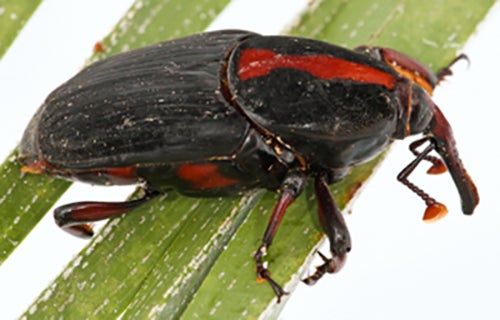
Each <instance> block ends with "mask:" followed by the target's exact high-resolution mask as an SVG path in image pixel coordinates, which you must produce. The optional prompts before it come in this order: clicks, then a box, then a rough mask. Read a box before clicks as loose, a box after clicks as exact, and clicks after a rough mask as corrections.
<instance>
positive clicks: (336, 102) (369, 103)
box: [20, 30, 401, 195]
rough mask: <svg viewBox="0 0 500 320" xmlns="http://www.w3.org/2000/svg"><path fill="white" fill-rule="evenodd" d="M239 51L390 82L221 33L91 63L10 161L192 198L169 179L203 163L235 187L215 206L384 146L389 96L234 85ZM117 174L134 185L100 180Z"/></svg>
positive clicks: (367, 60)
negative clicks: (294, 173) (128, 171)
mask: <svg viewBox="0 0 500 320" xmlns="http://www.w3.org/2000/svg"><path fill="white" fill-rule="evenodd" d="M249 48H259V49H266V50H271V51H273V52H275V53H276V54H287V55H293V56H297V57H303V56H309V55H315V54H321V55H326V56H331V57H335V58H337V59H340V60H342V61H350V62H355V63H357V64H359V65H362V66H366V67H369V68H372V69H373V70H378V71H380V72H381V73H383V74H384V75H385V76H387V77H389V78H391V79H392V78H396V77H397V75H396V74H395V73H394V71H392V69H391V68H390V67H388V66H387V65H386V64H385V63H383V62H380V61H377V60H375V59H373V58H372V57H369V56H368V55H364V54H361V53H356V52H353V51H350V50H347V49H343V48H340V47H337V46H334V45H331V44H329V43H326V42H321V41H315V40H310V39H303V38H294V37H281V36H273V37H267V36H260V35H257V34H254V33H251V32H247V31H237V30H229V31H228V30H225V31H215V32H209V33H203V34H199V35H194V36H190V37H186V38H181V39H176V40H172V41H167V42H164V43H160V44H157V45H154V46H149V47H145V48H141V49H137V50H134V51H130V52H127V53H123V54H119V55H116V56H113V57H111V58H108V59H105V60H102V61H100V62H97V63H95V64H92V65H91V66H89V67H87V68H85V69H84V70H82V71H81V72H80V73H78V74H77V75H76V76H75V77H73V78H72V79H70V80H69V81H68V82H66V83H64V84H63V85H61V86H60V87H59V88H58V89H56V90H55V91H54V92H53V93H51V94H50V95H49V97H48V98H47V100H46V101H45V103H44V104H43V105H42V106H41V108H40V109H39V110H38V112H37V113H36V114H35V116H34V118H33V119H32V120H31V122H30V124H29V126H28V128H27V129H26V131H25V134H24V136H23V139H22V141H21V144H20V158H21V161H24V163H29V161H30V159H39V160H40V159H41V160H42V161H43V162H44V163H47V164H48V165H49V166H50V167H51V168H55V170H54V169H51V170H49V173H51V174H54V175H58V176H61V177H66V178H71V179H78V180H83V181H88V182H92V183H99V184H115V183H132V182H137V181H146V182H148V184H149V186H150V187H151V188H153V189H156V190H162V189H169V188H170V187H174V188H177V189H178V190H180V191H181V192H184V193H189V194H201V195H203V194H204V193H203V192H204V191H201V192H199V190H200V188H201V187H199V186H200V185H201V183H200V182H199V181H198V182H197V183H198V187H193V185H195V184H196V183H195V181H194V180H192V181H187V180H186V179H187V178H186V177H185V176H182V174H180V173H179V172H178V171H177V170H178V168H179V166H181V165H182V164H183V163H200V164H206V163H212V164H215V165H217V166H218V172H220V173H221V174H222V175H223V177H227V178H228V179H229V181H238V183H235V184H228V180H222V179H219V182H218V183H219V184H217V183H215V182H214V183H213V184H212V185H211V186H212V187H213V190H212V191H211V194H213V195H217V194H227V193H233V192H234V193H235V192H239V191H244V190H247V189H249V188H254V187H266V188H269V189H276V188H277V187H278V186H279V184H280V181H281V179H282V178H283V177H284V175H285V173H286V172H287V170H289V169H293V168H298V167H299V166H300V168H301V170H304V171H305V172H307V173H308V174H314V173H315V172H319V171H325V170H326V171H328V172H331V173H332V174H333V176H335V177H338V178H340V177H341V175H342V174H343V173H344V172H345V171H346V169H348V168H349V167H351V166H353V165H356V164H358V163H361V162H364V161H367V160H369V159H371V158H372V157H373V156H375V155H376V154H378V153H379V152H380V151H382V150H383V149H384V148H385V147H386V146H387V144H388V143H389V142H390V141H391V139H392V135H393V134H394V131H395V127H396V121H397V116H398V105H399V104H401V102H400V101H399V100H398V98H397V94H396V93H395V90H389V89H388V88H387V87H384V86H383V85H381V84H378V83H370V82H360V81H356V80H349V79H337V78H333V79H326V80H325V79H320V78H318V77H315V76H314V75H313V74H310V73H308V72H305V71H303V70H300V69H298V68H277V69H276V70H273V71H272V72H270V73H269V74H268V75H265V76H262V77H255V78H252V79H248V80H243V79H240V78H239V75H238V61H239V60H238V59H239V57H240V55H241V53H242V52H244V51H245V50H247V49H249ZM123 167H134V168H136V169H137V170H136V172H135V175H134V176H130V179H128V178H127V179H125V181H122V180H120V179H121V178H122V177H121V176H120V177H118V178H116V179H115V178H113V174H108V173H107V172H106V171H105V170H106V169H108V168H123ZM189 179H194V178H192V177H190V178H189ZM189 179H188V180H189ZM224 181H225V182H224ZM223 182H224V183H223ZM233 190H236V191H233ZM208 193H210V192H207V193H206V194H208Z"/></svg>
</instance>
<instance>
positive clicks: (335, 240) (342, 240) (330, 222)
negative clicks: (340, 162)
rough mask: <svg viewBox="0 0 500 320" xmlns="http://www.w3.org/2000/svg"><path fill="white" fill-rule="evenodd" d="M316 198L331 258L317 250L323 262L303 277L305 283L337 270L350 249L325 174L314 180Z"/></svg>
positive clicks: (349, 239)
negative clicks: (307, 275)
mask: <svg viewBox="0 0 500 320" xmlns="http://www.w3.org/2000/svg"><path fill="white" fill-rule="evenodd" d="M315 189H316V196H317V198H318V216H319V222H320V224H321V227H322V228H323V231H324V232H325V233H326V236H327V237H328V240H329V241H330V252H331V254H332V257H331V258H327V257H326V256H325V255H323V254H322V253H321V252H318V254H319V255H320V257H321V259H323V262H324V263H323V264H322V265H320V266H318V267H316V272H315V273H314V274H313V275H311V276H309V277H307V278H305V279H303V280H302V281H304V282H305V283H306V284H309V285H313V284H315V283H316V282H317V281H318V280H319V279H321V277H323V275H324V274H325V273H335V272H338V271H339V270H340V269H342V267H343V266H344V264H345V261H346V258H347V253H348V252H349V251H350V250H351V236H350V234H349V230H348V229H347V225H346V223H345V221H344V217H343V216H342V213H341V212H340V210H339V208H338V207H337V204H336V203H335V201H334V200H333V198H332V195H331V194H330V190H329V189H328V184H327V182H326V177H325V175H318V176H317V177H316V180H315Z"/></svg>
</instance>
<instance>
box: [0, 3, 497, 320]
mask: <svg viewBox="0 0 500 320" xmlns="http://www.w3.org/2000/svg"><path fill="white" fill-rule="evenodd" d="M306 2H307V1H306V0H293V1H290V0H286V1H285V0H281V1H278V0H275V1H271V0H267V1H263V0H258V1H256V0H239V1H235V3H233V4H232V5H231V6H230V7H229V8H228V9H227V11H226V12H225V14H223V16H222V17H221V19H219V20H218V21H217V22H216V23H215V25H214V26H213V28H247V29H251V30H254V31H258V32H262V33H267V34H272V33H278V32H279V31H280V30H281V29H282V26H283V25H284V24H285V23H286V21H289V20H290V19H291V17H292V16H293V15H294V14H295V13H296V12H297V10H298V8H300V7H303V6H304V3H306ZM131 3H132V0H120V1H112V2H107V1H99V0H86V1H79V2H74V1H64V0H45V1H44V2H43V4H42V5H41V7H40V8H39V10H38V12H37V13H36V14H35V16H34V17H33V19H32V20H31V21H30V22H29V24H28V25H27V27H26V28H25V30H23V32H22V34H21V36H20V37H19V38H18V39H17V41H16V43H15V44H14V45H13V46H12V47H11V49H10V50H9V52H8V53H7V54H6V55H5V56H4V58H3V59H2V60H1V61H0V136H1V137H2V139H0V158H2V159H3V158H5V156H7V155H8V154H9V152H10V151H11V150H12V149H13V148H14V147H15V145H16V143H17V142H18V141H19V139H20V137H21V134H22V131H23V129H24V127H25V126H26V124H27V122H28V121H29V118H30V117H31V116H32V114H33V113H34V112H35V110H36V109H37V108H38V106H39V105H40V103H41V102H42V101H43V100H44V98H45V96H46V95H47V94H48V93H49V92H50V91H51V90H52V89H54V88H55V87H56V86H58V85H59V84H60V83H62V82H64V81H65V80H67V79H68V78H69V77H70V76H71V75H73V74H74V73H75V72H77V71H78V69H79V68H80V67H81V66H82V65H83V63H84V61H85V58H87V57H88V56H90V54H91V52H92V47H93V45H94V43H95V42H96V41H97V40H99V39H101V38H102V37H104V36H105V35H106V34H107V33H108V32H109V31H110V30H111V28H112V27H113V24H114V22H116V21H117V20H118V18H119V17H120V16H122V14H123V13H124V12H125V10H126V9H127V8H128V6H129V5H130V4H131ZM270 5H275V6H276V8H275V9H273V8H270ZM263 7H265V8H266V10H261V8H263ZM254 8H257V9H258V12H256V13H255V14H254V13H253V12H255V11H252V10H253V9H254ZM229 10H234V11H229ZM278 12H279V14H278ZM237 13H239V14H237ZM265 13H267V14H269V15H268V16H263V14H265ZM4 14H8V12H6V13H4ZM499 40H500V6H499V5H498V3H497V5H496V7H495V9H494V10H493V11H492V12H491V13H490V15H489V17H488V19H487V20H486V21H485V22H484V23H483V24H482V25H481V26H480V28H479V31H478V32H477V34H476V35H475V36H474V37H473V38H472V39H471V40H470V41H469V43H468V45H467V46H466V48H465V49H464V50H463V51H464V52H466V53H467V54H468V55H469V57H470V59H471V61H472V63H471V65H470V67H469V68H466V66H465V64H458V65H457V66H456V68H455V69H456V72H455V73H456V74H455V76H454V77H452V78H450V79H449V81H447V83H445V84H444V85H443V86H442V88H440V89H439V90H437V92H436V97H435V101H436V102H437V104H438V105H440V107H441V109H442V111H443V113H444V114H445V115H446V116H447V118H448V120H449V121H450V123H451V124H452V126H453V129H454V132H455V137H456V140H457V142H458V148H459V151H460V153H461V157H462V159H463V161H464V163H465V165H466V167H467V169H468V171H469V173H470V175H471V176H472V177H473V178H474V180H475V182H476V184H477V186H478V188H479V191H480V194H481V203H480V205H479V207H478V208H477V210H476V212H475V214H474V216H472V217H466V216H464V215H462V214H461V209H460V201H459V198H458V195H457V192H456V190H455V187H454V185H453V183H452V181H451V178H450V177H449V175H447V174H444V175H442V176H438V177H436V176H427V175H425V174H424V169H425V168H421V170H419V171H418V172H416V173H415V174H414V175H413V176H412V177H413V181H415V182H417V183H418V184H419V185H420V186H421V187H423V188H424V189H425V190H426V191H428V192H429V193H431V194H432V195H433V196H435V197H436V198H437V199H438V200H439V201H441V202H443V203H445V204H447V206H448V209H449V211H450V213H449V215H448V216H447V217H446V218H445V219H443V220H441V221H439V222H438V223H434V224H431V225H427V224H424V223H422V222H421V216H422V214H423V210H424V205H423V203H421V201H420V200H419V199H418V198H417V197H416V196H415V195H414V194H412V193H411V192H409V191H408V190H407V189H406V188H405V187H403V186H402V185H400V184H399V183H398V182H397V181H396V175H397V174H398V173H399V171H400V170H401V169H402V168H403V167H404V166H405V165H406V164H407V163H409V162H410V161H411V159H412V156H411V154H410V152H409V151H407V144H408V143H407V142H402V143H397V144H396V145H395V146H394V148H393V149H392V150H391V152H390V154H389V155H388V157H387V159H386V161H384V163H383V165H382V166H381V167H380V169H379V170H378V172H377V174H376V175H375V176H374V177H373V179H372V180H371V181H370V182H369V183H368V184H367V185H366V186H365V188H364V189H363V191H362V192H361V195H360V196H359V198H358V199H357V200H356V203H355V205H354V206H353V207H352V208H351V209H352V210H351V211H352V213H353V214H352V215H350V216H348V217H346V219H347V223H348V224H349V227H350V230H351V235H352V238H353V251H352V253H351V254H350V256H349V259H348V262H347V265H346V267H345V268H344V270H342V272H341V273H339V274H336V275H333V276H327V277H326V278H325V279H324V280H322V281H320V282H319V284H317V285H315V286H313V287H307V286H305V285H300V286H299V288H298V289H297V291H296V292H295V294H294V295H293V296H292V297H291V299H290V301H289V302H288V304H287V306H286V308H285V311H284V313H283V314H282V316H281V318H282V319H303V318H306V317H308V318H311V319H342V320H343V319H368V318H369V319H443V318H444V319H500V306H499V305H498V299H499V297H500V275H499V272H500V252H499V248H498V247H499V245H500V232H499V231H500V230H499V227H500V212H499V207H500V205H499V200H500V199H497V198H496V197H497V196H498V195H497V193H496V192H497V191H498V189H499V188H498V181H497V179H498V177H500V175H499V174H498V170H499V166H498V165H497V163H498V161H499V159H500V151H499V150H498V138H499V136H500V134H499V131H500V126H499V125H498V122H499V119H500V114H499V112H498V110H499V107H500V102H499V101H500V99H499V97H498V95H499V93H500V85H499V83H500V81H499V77H500V62H499V59H500V41H499ZM423 167H425V166H423ZM130 190H131V189H130V188H125V189H124V188H97V187H90V186H86V185H81V184H79V185H74V186H73V187H72V188H71V190H70V191H69V192H68V193H66V194H65V195H64V197H63V198H62V199H61V201H60V202H59V204H61V203H67V202H70V201H75V200H119V199H123V198H124V197H125V195H127V194H128V193H129V191H130ZM0 215H1V213H0ZM0 219H1V216H0ZM263 223H265V222H263ZM278 236H279V233H278ZM84 245H85V242H84V241H81V240H79V239H74V238H72V237H69V236H67V234H65V233H64V232H61V231H60V230H58V229H57V227H56V226H55V225H54V223H53V220H52V217H51V215H50V214H49V215H47V217H46V218H45V219H44V220H43V221H42V222H41V223H40V225H39V227H37V229H36V230H35V231H34V232H33V233H32V234H31V235H30V236H29V237H28V239H27V240H26V241H25V242H24V243H23V244H22V245H21V247H20V248H19V249H18V250H16V251H15V252H14V254H13V255H12V256H11V257H10V259H8V260H7V262H5V263H4V265H3V266H2V267H1V268H0V319H12V318H15V317H16V316H18V315H20V313H21V312H22V311H24V310H25V308H26V307H27V306H28V305H29V304H30V302H31V301H32V300H33V299H34V298H36V296H37V294H38V293H39V292H40V291H41V290H42V289H43V288H45V287H46V285H47V284H48V283H49V282H50V280H51V279H53V278H54V277H56V276H57V274H58V273H59V272H60V271H61V269H62V268H63V267H64V265H65V263H66V262H67V261H69V259H70V258H71V257H72V256H73V255H74V254H75V253H76V252H78V250H79V249H80V248H81V247H83V246H84Z"/></svg>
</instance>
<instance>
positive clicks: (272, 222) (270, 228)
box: [254, 171, 306, 302]
mask: <svg viewBox="0 0 500 320" xmlns="http://www.w3.org/2000/svg"><path fill="white" fill-rule="evenodd" d="M305 184H306V176H305V174H304V173H303V172H302V171H291V172H289V173H288V174H287V176H286V178H285V180H284V181H283V183H282V184H281V187H280V197H279V200H278V203H276V205H275V206H274V209H273V212H272V214H271V217H270V219H269V223H268V225H267V229H266V232H265V233H264V237H263V238H262V244H261V245H260V247H259V249H258V250H257V252H256V253H255V256H254V257H255V261H256V267H257V277H258V278H259V279H262V280H265V281H267V282H268V283H269V284H270V285H271V287H272V288H273V290H274V292H275V293H276V296H277V297H278V302H280V301H281V297H282V296H283V295H285V294H287V293H286V292H285V290H283V288H282V287H281V286H280V285H279V284H277V283H276V282H275V281H274V280H273V279H272V277H271V273H270V272H269V270H268V269H267V267H266V266H265V265H264V262H263V261H262V259H263V258H264V256H265V255H266V253H267V249H268V248H269V246H270V245H271V243H272V242H273V239H274V236H275V235H276V231H278V227H279V224H280V222H281V220H282V219H283V216H284V215H285V212H286V209H287V208H288V206H290V204H292V202H293V201H294V200H295V199H296V198H297V197H298V196H299V195H300V194H301V193H302V191H303V190H304V187H305Z"/></svg>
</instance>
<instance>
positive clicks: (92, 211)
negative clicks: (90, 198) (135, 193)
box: [54, 190, 159, 238]
mask: <svg viewBox="0 0 500 320" xmlns="http://www.w3.org/2000/svg"><path fill="white" fill-rule="evenodd" d="M157 195H159V193H158V192H156V191H149V190H145V194H144V196H143V197H142V198H139V199H136V200H131V201H124V202H75V203H70V204H67V205H64V206H61V207H58V208H56V209H55V210H54V219H55V221H56V224H57V225H58V226H59V227H61V228H62V229H63V230H64V231H66V232H68V233H70V234H72V235H74V236H77V237H80V238H90V237H92V236H93V235H94V231H93V230H92V226H91V225H90V224H89V223H90V222H95V221H99V220H104V219H108V218H112V217H115V216H118V215H120V214H123V213H126V212H128V211H130V210H132V209H134V208H136V207H138V206H140V205H142V204H144V203H145V202H147V201H149V200H151V199H152V198H154V197H156V196H157Z"/></svg>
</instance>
